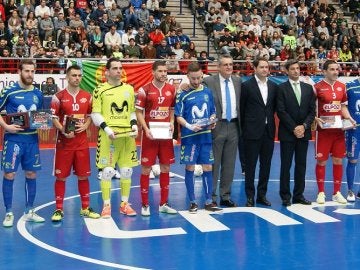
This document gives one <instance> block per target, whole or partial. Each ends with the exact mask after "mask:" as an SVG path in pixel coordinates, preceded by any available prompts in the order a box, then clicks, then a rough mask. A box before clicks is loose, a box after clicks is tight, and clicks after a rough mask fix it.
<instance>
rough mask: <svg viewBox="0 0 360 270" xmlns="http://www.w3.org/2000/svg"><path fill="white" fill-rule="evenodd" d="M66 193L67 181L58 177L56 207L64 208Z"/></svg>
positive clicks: (56, 182)
mask: <svg viewBox="0 0 360 270" xmlns="http://www.w3.org/2000/svg"><path fill="white" fill-rule="evenodd" d="M64 195H65V181H62V180H58V179H56V181H55V201H56V209H61V210H63V205H64Z"/></svg>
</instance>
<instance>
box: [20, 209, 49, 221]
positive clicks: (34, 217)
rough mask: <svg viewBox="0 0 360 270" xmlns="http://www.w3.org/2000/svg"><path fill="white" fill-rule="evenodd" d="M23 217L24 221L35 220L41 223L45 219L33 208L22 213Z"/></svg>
mask: <svg viewBox="0 0 360 270" xmlns="http://www.w3.org/2000/svg"><path fill="white" fill-rule="evenodd" d="M23 219H24V220H25V221H30V222H36V223H41V222H44V221H45V219H44V218H42V217H40V216H39V215H38V214H36V213H35V211H34V210H33V209H31V210H30V211H29V213H25V214H24V215H23Z"/></svg>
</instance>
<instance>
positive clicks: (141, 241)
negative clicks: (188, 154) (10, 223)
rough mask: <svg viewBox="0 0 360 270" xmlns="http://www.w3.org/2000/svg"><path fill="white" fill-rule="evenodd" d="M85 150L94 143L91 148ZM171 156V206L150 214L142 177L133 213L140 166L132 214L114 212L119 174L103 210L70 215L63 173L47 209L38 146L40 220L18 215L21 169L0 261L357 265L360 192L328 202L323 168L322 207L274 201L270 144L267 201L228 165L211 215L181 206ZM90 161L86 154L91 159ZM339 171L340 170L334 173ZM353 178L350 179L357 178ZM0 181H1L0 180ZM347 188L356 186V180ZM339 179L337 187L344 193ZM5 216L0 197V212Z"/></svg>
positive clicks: (154, 203)
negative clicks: (226, 198)
mask: <svg viewBox="0 0 360 270" xmlns="http://www.w3.org/2000/svg"><path fill="white" fill-rule="evenodd" d="M91 151H92V158H94V157H95V149H91ZM178 152H179V147H176V154H177V163H176V164H175V165H173V166H172V168H171V171H172V172H173V173H175V177H174V178H172V179H171V188H170V201H169V203H170V204H171V205H172V206H173V207H174V208H176V209H177V210H179V211H180V212H179V214H177V215H166V214H159V212H158V201H159V197H160V195H159V185H158V179H157V178H155V179H154V180H151V183H150V184H151V189H150V208H151V216H150V217H142V216H141V215H140V207H141V203H140V190H139V174H140V167H137V168H136V169H135V172H134V174H133V184H132V185H133V187H132V190H131V195H130V202H131V203H132V204H133V208H134V209H135V210H136V211H137V212H138V215H137V216H136V217H126V216H121V215H120V214H119V211H118V205H119V203H120V202H119V199H120V194H119V190H118V189H119V181H117V180H114V181H113V185H112V218H111V219H107V220H105V219H98V220H90V219H84V218H82V217H80V215H79V211H80V199H79V197H78V192H77V183H76V179H75V178H73V177H71V178H69V179H68V182H67V190H66V201H65V204H64V213H65V217H64V220H63V221H62V222H60V223H53V222H51V220H50V218H51V215H52V213H53V211H54V207H55V204H54V177H53V176H52V175H51V171H52V164H53V155H54V150H53V149H50V150H42V156H41V158H42V165H43V169H42V171H40V173H39V174H38V182H37V186H38V192H37V197H36V201H35V205H36V206H37V211H38V214H39V215H41V216H42V217H44V218H46V221H45V223H42V224H32V223H25V222H23V221H22V220H21V219H20V217H21V215H22V213H23V208H24V176H23V173H22V171H19V172H18V174H17V177H16V181H15V186H14V202H13V206H14V207H13V208H14V209H13V210H14V215H15V223H14V227H12V228H3V227H2V226H1V227H0V250H1V251H0V265H1V269H7V270H8V269H16V270H20V269H36V270H45V269H46V270H48V269H52V270H57V269H67V270H68V269H69V270H72V269H76V270H78V269H86V270H93V269H94V270H95V269H105V270H106V269H132V270H135V269H160V270H170V269H178V270H187V269H189V270H191V269H196V270H198V269H199V270H205V269H206V270H213V269H274V270H275V269H327V270H329V269H357V267H359V265H360V256H359V254H360V245H359V239H360V230H359V228H360V200H357V201H356V203H355V204H349V203H348V204H347V205H340V204H337V203H333V202H331V201H330V200H331V195H332V167H331V166H330V165H331V164H328V166H327V170H326V172H327V177H326V179H327V183H326V195H327V202H326V204H325V205H323V206H319V205H317V204H316V203H313V204H312V205H311V206H303V205H292V206H290V207H284V206H282V205H281V199H280V197H279V195H278V190H279V180H278V179H279V169H280V162H279V161H280V157H279V144H278V143H276V144H275V151H274V156H273V162H272V171H271V177H270V178H271V180H270V182H269V190H268V193H267V197H268V199H269V200H270V201H271V202H272V207H262V206H259V207H253V208H247V207H243V206H244V205H245V201H246V198H245V195H244V177H243V176H242V175H241V170H240V169H239V167H240V165H239V162H238V163H237V166H238V167H237V169H236V173H235V180H234V184H233V189H232V199H233V200H234V201H235V202H236V203H237V204H238V205H239V207H237V208H227V209H225V208H224V211H223V213H221V214H211V215H210V214H209V213H208V212H206V213H205V212H204V211H199V212H198V213H197V214H189V213H188V211H187V209H188V206H189V202H188V199H187V196H186V189H185V184H184V182H183V179H184V166H183V165H180V164H179V163H178V161H179V153H178ZM92 164H93V166H94V164H95V161H94V160H92ZM314 167H315V160H314V145H313V143H311V144H310V146H309V153H308V170H307V177H306V179H307V182H306V190H305V194H304V195H305V197H306V198H307V199H309V200H311V201H315V199H316V194H317V185H316V181H315V175H314ZM96 176H97V171H96V168H95V166H94V167H93V174H92V176H91V178H90V181H91V191H92V194H91V206H92V207H93V208H94V209H95V210H96V211H98V212H100V211H101V209H102V199H101V193H100V192H99V190H100V189H99V183H98V180H97V178H96ZM343 178H344V179H345V174H344V177H343ZM357 179H359V178H357ZM1 182H2V181H1ZM356 182H357V183H356V189H355V191H356V193H357V191H358V190H357V188H358V186H359V183H358V181H356ZM346 193H347V186H346V182H345V181H344V183H343V185H342V194H343V195H344V196H345V197H346ZM196 194H197V198H199V199H198V203H199V206H202V205H203V204H204V198H203V193H202V183H201V178H196ZM4 215H5V212H4V206H3V202H2V198H1V207H0V218H1V220H2V219H3V217H4Z"/></svg>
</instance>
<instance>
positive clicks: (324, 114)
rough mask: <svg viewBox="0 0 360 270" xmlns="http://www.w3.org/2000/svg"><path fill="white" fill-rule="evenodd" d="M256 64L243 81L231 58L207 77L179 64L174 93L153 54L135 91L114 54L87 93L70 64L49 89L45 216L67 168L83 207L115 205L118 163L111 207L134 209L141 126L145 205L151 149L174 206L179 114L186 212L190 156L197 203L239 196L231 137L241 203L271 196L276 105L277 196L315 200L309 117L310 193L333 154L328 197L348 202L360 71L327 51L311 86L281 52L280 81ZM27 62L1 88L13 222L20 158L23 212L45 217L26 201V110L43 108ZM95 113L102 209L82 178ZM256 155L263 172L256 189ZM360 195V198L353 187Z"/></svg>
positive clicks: (29, 192)
mask: <svg viewBox="0 0 360 270" xmlns="http://www.w3.org/2000/svg"><path fill="white" fill-rule="evenodd" d="M253 65H254V71H255V73H254V75H253V76H252V77H251V78H249V79H248V80H246V81H243V82H242V80H241V78H239V77H236V76H233V75H232V73H233V59H232V58H231V57H230V56H228V55H221V56H220V57H219V59H218V69H219V72H218V74H216V75H213V76H209V77H207V78H203V73H202V70H201V66H200V65H199V64H198V63H195V62H194V63H191V64H189V66H188V70H187V71H188V72H187V78H188V80H189V84H188V85H186V87H184V89H183V90H181V91H179V92H178V93H176V90H175V87H174V86H173V85H171V84H169V83H167V67H166V63H165V62H164V61H155V62H154V63H153V66H152V73H153V80H152V81H151V82H150V83H148V84H146V85H144V86H142V87H141V88H140V89H139V90H138V92H137V97H136V95H135V90H134V88H133V87H132V86H131V85H130V84H127V83H124V82H122V81H121V74H122V64H121V61H120V60H119V59H117V58H110V59H109V60H108V61H107V63H106V71H105V76H106V81H105V82H104V83H101V84H99V85H98V86H97V87H96V88H95V89H94V91H93V94H92V95H91V94H90V93H88V92H86V91H85V90H83V89H80V87H79V85H80V81H81V78H82V75H81V68H80V67H79V66H77V65H74V66H70V67H69V68H68V69H67V71H66V80H67V83H68V85H67V87H66V88H65V89H64V90H62V91H59V92H58V93H56V94H55V95H54V96H53V97H52V101H51V113H52V122H53V125H54V127H55V128H56V129H57V140H56V153H55V156H54V175H55V182H54V187H55V188H54V189H55V202H56V204H55V205H56V209H55V211H54V213H53V216H52V217H51V220H52V221H54V222H59V221H61V220H62V219H63V217H64V207H63V201H64V196H65V183H66V178H67V177H68V176H69V175H70V174H71V172H72V171H73V172H74V174H75V175H76V176H77V178H78V190H79V194H80V199H81V209H80V215H81V216H84V217H88V218H100V217H102V218H110V217H111V212H112V210H113V205H112V203H111V179H112V178H113V176H114V175H115V169H114V168H115V167H116V166H118V168H119V172H120V188H121V193H120V195H121V202H120V205H118V206H117V208H118V210H119V212H120V213H121V214H123V215H126V216H135V215H136V214H137V213H136V211H135V210H134V209H133V208H132V206H131V203H130V189H131V178H132V175H133V167H135V166H137V165H139V160H138V155H137V149H136V141H135V138H136V137H137V136H138V130H139V128H140V129H141V132H140V134H141V155H140V163H141V175H140V192H141V205H142V206H141V215H142V216H150V206H149V205H150V204H149V175H150V171H151V166H152V165H154V164H155V163H156V162H157V159H158V161H159V163H160V176H159V182H160V183H159V184H160V200H159V208H158V211H159V212H160V213H165V214H177V210H175V209H174V208H172V207H171V206H170V204H169V187H170V185H169V182H170V181H169V179H170V177H169V171H170V165H171V164H173V163H174V162H175V155H174V146H173V134H172V133H173V131H174V124H173V123H174V122H175V121H174V119H175V117H176V119H177V123H178V124H179V126H180V127H181V132H180V137H181V146H180V163H181V164H184V165H185V186H186V190H187V194H188V199H189V202H190V203H189V208H188V210H189V212H190V213H193V214H195V213H197V211H198V208H199V206H198V202H197V201H198V199H197V198H196V196H195V187H194V168H195V164H200V165H201V166H202V169H203V174H202V180H203V181H202V182H203V188H204V194H205V204H204V209H205V210H207V211H210V212H216V211H221V210H222V208H219V207H218V201H217V196H218V195H219V199H220V200H219V204H220V206H222V207H236V206H237V204H236V203H235V202H234V201H233V199H232V198H231V186H232V182H233V178H234V170H235V160H236V153H237V150H238V145H239V141H241V142H242V147H243V156H242V157H241V158H242V159H243V160H244V167H245V171H244V173H245V194H246V204H245V206H247V207H254V206H255V204H261V205H264V206H268V207H269V206H271V202H270V201H269V200H268V199H267V196H266V195H267V186H268V181H269V175H270V168H271V160H272V155H273V149H274V138H275V131H276V125H275V115H276V114H277V116H278V119H279V130H278V137H279V140H280V158H281V168H280V186H279V195H280V198H281V200H282V205H284V206H290V205H291V204H292V203H294V204H296V203H299V204H304V205H310V204H311V201H309V200H308V199H306V198H305V196H304V191H305V173H306V167H307V166H306V158H307V150H308V144H309V140H310V139H311V137H312V134H311V127H312V124H313V122H315V123H316V124H317V127H316V140H315V148H316V149H315V152H316V160H317V163H316V168H315V173H316V180H317V185H318V195H317V198H316V202H317V203H318V204H324V203H325V199H326V193H325V185H324V182H325V165H326V162H327V160H328V158H329V155H331V157H332V163H333V179H334V180H333V182H334V188H333V192H332V200H333V201H335V202H338V203H340V204H345V203H347V202H348V201H349V202H354V201H355V196H356V195H355V193H354V178H355V171H356V170H355V168H356V164H357V160H358V157H359V152H360V146H359V145H360V144H358V141H359V140H360V131H358V129H357V128H356V127H357V124H356V123H359V122H360V109H359V108H360V105H359V103H360V80H359V79H358V78H357V79H356V80H354V81H351V82H349V83H348V84H347V85H345V84H343V83H341V82H340V81H339V80H338V75H339V66H338V64H337V63H336V62H334V61H332V60H327V61H325V62H324V64H323V74H324V78H323V79H322V80H321V81H319V82H318V83H316V84H315V85H314V87H312V86H311V85H309V84H307V83H304V82H301V81H300V80H299V79H300V65H299V63H298V62H297V61H295V60H288V61H287V62H286V63H285V70H286V73H287V75H288V80H287V81H285V82H284V83H281V84H280V85H276V84H275V83H273V82H272V81H271V80H269V78H268V76H269V62H268V60H267V59H265V58H258V59H255V60H254V62H253ZM34 72H35V65H34V63H33V62H32V61H30V60H23V61H21V63H20V65H19V70H18V74H19V80H18V82H16V83H14V84H13V85H12V86H9V87H7V88H5V89H2V90H1V92H0V109H1V110H5V111H6V113H7V116H0V125H1V127H2V128H3V129H4V130H5V135H4V147H3V152H2V161H1V167H2V170H3V171H4V175H3V183H2V193H3V200H4V204H5V208H6V214H5V218H4V221H3V226H4V227H12V226H13V222H14V214H13V212H12V197H13V182H14V179H15V173H16V171H17V170H18V167H19V165H20V164H21V166H22V169H23V170H24V171H25V194H26V202H25V204H26V205H25V211H24V215H23V219H24V220H26V221H30V222H44V221H45V219H44V218H42V217H40V216H39V215H37V214H36V213H35V211H34V200H35V194H36V171H38V170H40V169H41V165H40V151H39V143H38V136H37V130H36V129H34V128H29V126H28V125H26V120H27V118H26V115H27V114H28V113H29V112H31V111H38V110H40V109H42V106H43V105H42V104H43V96H42V93H41V91H40V90H39V89H37V88H36V87H34V86H33V79H34ZM8 116H10V118H9V117H8ZM11 116H12V117H11ZM15 117H20V119H21V121H19V120H17V121H14V119H15ZM9 119H10V120H9ZM16 119H17V118H16ZM91 123H93V124H94V125H95V126H97V127H99V135H98V142H97V150H96V166H97V168H98V169H99V170H101V171H102V173H101V180H100V189H101V192H102V199H103V208H102V211H101V214H98V213H96V212H95V211H94V210H93V209H92V208H91V207H90V196H89V193H90V188H89V186H90V185H89V180H88V177H89V176H90V174H91V170H90V168H91V166H90V154H89V146H88V141H87V134H86V131H87V129H88V127H89V126H90V124H91ZM175 123H176V122H175ZM345 130H346V131H345ZM345 138H346V139H345ZM345 156H347V158H348V163H347V166H346V176H347V183H348V194H347V198H346V199H345V198H344V196H343V195H342V194H341V182H342V174H343V167H342V159H343V158H344V157H345ZM64 157H66V158H64ZM258 160H259V177H258V178H259V181H258V185H257V188H256V189H255V171H256V170H255V169H256V164H257V161H258ZM293 160H294V187H293V191H292V192H291V190H290V168H291V166H292V163H293ZM218 186H219V188H218ZM217 193H218V194H217ZM255 196H256V197H255ZM357 196H358V197H360V194H359V193H358V194H357ZM255 198H256V200H255Z"/></svg>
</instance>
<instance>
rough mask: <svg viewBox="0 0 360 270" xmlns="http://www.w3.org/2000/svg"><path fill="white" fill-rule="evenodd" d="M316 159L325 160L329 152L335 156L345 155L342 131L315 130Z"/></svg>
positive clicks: (341, 156)
mask: <svg viewBox="0 0 360 270" xmlns="http://www.w3.org/2000/svg"><path fill="white" fill-rule="evenodd" d="M315 151H316V159H318V160H322V161H325V160H327V159H328V158H329V154H331V155H332V156H333V157H335V158H343V157H345V155H346V147H345V135H344V131H342V130H341V129H339V130H324V131H317V132H316V144H315Z"/></svg>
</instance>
